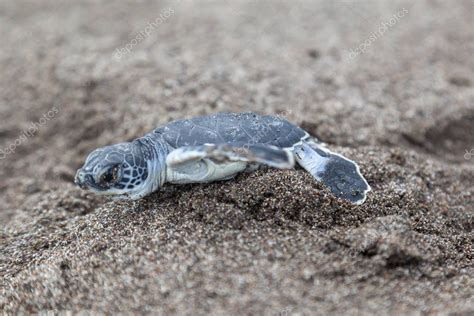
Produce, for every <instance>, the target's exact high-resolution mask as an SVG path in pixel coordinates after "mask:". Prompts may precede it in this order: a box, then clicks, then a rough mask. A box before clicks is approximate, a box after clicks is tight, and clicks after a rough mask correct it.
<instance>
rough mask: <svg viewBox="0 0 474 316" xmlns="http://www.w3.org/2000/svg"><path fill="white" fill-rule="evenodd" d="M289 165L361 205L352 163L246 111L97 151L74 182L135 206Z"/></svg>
mask: <svg viewBox="0 0 474 316" xmlns="http://www.w3.org/2000/svg"><path fill="white" fill-rule="evenodd" d="M295 160H296V161H297V162H298V163H299V164H300V165H301V166H302V167H303V168H304V169H306V170H307V171H308V172H309V173H310V174H311V175H312V176H313V177H314V178H316V180H318V181H321V182H323V183H324V184H325V185H326V186H327V187H328V188H329V189H330V190H331V192H332V193H333V194H334V195H335V196H337V197H339V198H342V199H346V200H349V201H351V202H352V203H354V204H361V203H363V202H364V201H365V198H366V195H367V192H369V191H370V186H369V185H368V183H367V181H366V180H365V179H364V177H363V176H362V175H361V173H360V172H359V167H358V165H357V164H356V163H355V162H353V161H352V160H349V159H347V158H345V157H343V156H341V155H339V154H336V153H333V152H331V151H329V150H328V149H326V148H324V147H323V146H322V144H321V143H318V142H317V141H316V140H315V139H314V138H312V137H311V136H310V135H309V134H308V133H307V132H306V131H304V130H303V129H301V128H299V127H298V126H296V125H293V124H291V123H290V122H288V121H287V120H285V119H283V118H282V117H279V116H269V115H259V114H255V113H250V112H248V113H217V114H213V115H209V116H201V117H195V118H192V119H185V120H178V121H174V122H171V123H168V124H166V125H164V126H162V127H159V128H157V129H155V130H154V131H152V132H151V133H149V134H147V135H145V136H143V137H140V138H137V139H135V140H134V141H132V142H129V143H121V144H116V145H112V146H107V147H102V148H99V149H96V150H94V151H93V152H92V153H91V154H90V155H89V156H88V157H87V159H86V162H85V164H84V166H83V167H82V168H81V169H79V170H78V171H77V174H76V178H75V182H76V183H77V184H78V185H79V186H80V187H81V188H84V189H90V190H92V191H93V192H95V193H97V194H104V195H113V196H114V197H117V198H128V199H133V200H136V199H139V198H142V197H144V196H146V195H148V194H150V193H152V192H154V191H156V190H157V189H158V188H160V187H161V186H162V185H163V184H164V183H165V182H169V183H198V182H201V183H202V182H210V181H216V180H226V179H230V178H232V177H234V176H235V175H236V174H237V173H239V172H242V171H252V170H255V169H256V168H258V166H259V165H268V166H271V167H275V168H281V169H287V168H293V167H294V164H295Z"/></svg>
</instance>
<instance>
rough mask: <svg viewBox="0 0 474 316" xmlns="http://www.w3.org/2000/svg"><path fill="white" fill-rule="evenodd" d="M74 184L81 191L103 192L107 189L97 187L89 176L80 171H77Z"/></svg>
mask: <svg viewBox="0 0 474 316" xmlns="http://www.w3.org/2000/svg"><path fill="white" fill-rule="evenodd" d="M74 183H75V184H76V185H77V186H79V187H80V188H81V189H83V190H89V189H91V190H93V191H104V190H105V189H107V188H104V187H101V186H99V185H97V183H96V182H95V180H94V177H93V176H92V175H91V174H88V173H86V172H84V171H83V170H82V169H79V170H77V173H76V177H75V178H74Z"/></svg>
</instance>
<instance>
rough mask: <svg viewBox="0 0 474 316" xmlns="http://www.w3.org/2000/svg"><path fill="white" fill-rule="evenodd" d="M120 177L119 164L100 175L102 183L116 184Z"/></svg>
mask: <svg viewBox="0 0 474 316" xmlns="http://www.w3.org/2000/svg"><path fill="white" fill-rule="evenodd" d="M118 177H119V166H118V165H117V166H114V167H112V168H110V169H109V170H107V171H106V172H104V173H103V174H102V175H101V176H100V183H101V184H114V183H116V182H117V180H118Z"/></svg>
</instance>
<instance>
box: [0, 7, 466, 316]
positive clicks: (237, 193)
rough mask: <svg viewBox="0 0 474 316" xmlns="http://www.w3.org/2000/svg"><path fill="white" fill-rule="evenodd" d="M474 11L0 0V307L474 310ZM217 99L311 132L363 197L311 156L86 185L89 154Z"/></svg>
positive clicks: (214, 106) (212, 108)
mask: <svg viewBox="0 0 474 316" xmlns="http://www.w3.org/2000/svg"><path fill="white" fill-rule="evenodd" d="M473 11H474V2H472V1H468V0H466V1H455V2H447V1H421V2H411V1H382V2H380V1H367V2H364V3H355V2H349V1H347V2H343V1H337V2H335V3H333V2H330V1H321V2H320V1H292V2H290V1H288V2H270V1H261V2H255V1H238V2H231V1H201V2H197V1H196V2H195V1H180V2H178V1H169V2H152V1H139V2H136V1H129V2H126V1H120V2H119V3H117V2H112V1H105V0H104V1H76V0H74V1H67V2H63V1H59V2H57V1H41V3H36V2H27V1H18V2H17V1H8V0H4V1H0V38H1V42H2V43H1V48H0V74H1V75H0V115H1V118H2V120H1V123H2V124H1V125H0V148H1V149H2V150H3V151H2V152H1V153H2V157H0V158H2V159H1V160H0V164H1V168H0V221H1V232H0V276H1V279H2V282H1V285H0V286H1V295H0V310H2V311H5V312H7V313H16V312H28V313H30V312H45V311H63V312H64V311H73V312H108V313H117V312H121V313H125V314H128V313H152V314H160V313H161V314H163V315H168V314H180V315H182V314H196V315H207V314H213V315H224V314H226V315H228V314H232V315H251V314H265V315H297V314H302V315H303V314H304V315H309V314H312V315H314V314H338V315H340V314H342V313H346V314H377V315H385V314H393V315H395V314H398V315H400V314H430V315H432V314H443V315H447V314H456V315H468V314H472V313H474V301H473V299H472V298H473V295H474V278H473V275H474V268H473V256H474V246H473V240H474V235H473V227H474V220H473V217H474V199H473V193H474V189H473V187H474V185H473V184H474V87H473V85H474V78H473V73H474V59H473V58H472V56H473V52H474V40H473V39H474V27H473V26H474V20H473V14H472V12H473ZM127 49H128V50H129V51H127ZM221 111H235V112H241V111H255V112H258V113H262V114H281V115H283V116H284V117H285V118H287V119H288V120H290V121H292V122H294V123H296V124H299V125H301V126H302V127H303V128H305V129H306V130H308V132H310V133H311V134H313V135H314V136H316V137H318V138H319V139H320V140H321V141H323V142H325V143H326V144H327V146H328V147H329V148H330V149H331V150H333V151H336V152H340V153H342V154H344V155H346V156H347V157H349V158H351V159H353V160H355V161H357V162H358V163H359V164H360V166H361V171H362V173H363V174H364V175H365V176H366V178H367V180H368V182H369V183H370V185H371V187H372V192H371V193H370V194H369V196H368V199H367V201H366V202H365V203H364V204H363V205H361V206H353V205H350V204H348V203H346V202H344V201H340V200H337V199H335V198H334V197H333V196H332V195H331V194H330V193H329V191H328V190H327V189H326V188H324V187H323V186H322V185H321V184H319V183H317V182H316V181H314V180H313V179H312V178H311V176H310V175H309V174H307V173H306V172H305V171H304V170H302V169H301V168H298V169H296V170H285V171H282V170H275V169H262V170H259V171H257V172H254V173H249V174H241V175H239V176H237V177H236V178H235V179H233V180H229V181H223V182H215V183H210V184H196V185H181V186H173V185H165V186H164V187H163V188H162V190H161V191H159V192H156V193H154V194H152V195H150V196H148V197H146V198H144V199H142V200H140V201H136V202H126V201H122V202H115V201H109V200H107V199H106V198H103V197H97V196H95V195H93V194H91V193H88V192H85V191H81V190H80V189H79V188H77V187H75V186H74V183H73V178H74V174H75V171H76V170H77V168H79V167H80V166H81V165H82V163H83V162H84V159H85V157H86V155H87V154H88V153H89V152H90V151H92V150H93V149H95V148H97V147H100V146H104V145H108V144H113V143H118V142H123V141H130V140H132V139H134V138H136V137H140V136H142V135H144V134H145V133H147V132H149V131H151V130H152V129H153V128H155V127H157V126H159V125H160V124H164V123H166V122H168V121H170V120H174V119H179V118H186V117H192V116H195V115H203V114H208V113H214V112H221ZM7 149H8V150H7ZM7 151H8V152H7ZM470 153H472V155H471V154H470Z"/></svg>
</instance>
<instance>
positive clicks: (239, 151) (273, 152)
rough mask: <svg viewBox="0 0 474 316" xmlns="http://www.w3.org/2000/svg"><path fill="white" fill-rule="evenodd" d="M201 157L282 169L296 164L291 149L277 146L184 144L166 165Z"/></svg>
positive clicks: (170, 165) (173, 153)
mask: <svg viewBox="0 0 474 316" xmlns="http://www.w3.org/2000/svg"><path fill="white" fill-rule="evenodd" d="M200 159H210V160H212V161H214V162H216V163H226V162H234V161H243V162H247V163H260V164H265V165H268V166H270V167H275V168H280V169H290V168H293V167H294V164H295V161H294V156H293V153H292V152H291V151H290V150H289V149H283V148H278V147H276V146H271V145H260V144H255V145H249V144H243V145H238V144H237V145H229V144H204V145H198V146H184V147H180V148H178V149H175V150H173V151H172V152H171V153H169V154H168V156H167V157H166V165H167V166H168V167H171V168H175V167H178V166H180V165H183V164H187V163H189V162H192V161H196V160H200Z"/></svg>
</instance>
